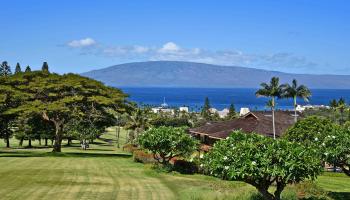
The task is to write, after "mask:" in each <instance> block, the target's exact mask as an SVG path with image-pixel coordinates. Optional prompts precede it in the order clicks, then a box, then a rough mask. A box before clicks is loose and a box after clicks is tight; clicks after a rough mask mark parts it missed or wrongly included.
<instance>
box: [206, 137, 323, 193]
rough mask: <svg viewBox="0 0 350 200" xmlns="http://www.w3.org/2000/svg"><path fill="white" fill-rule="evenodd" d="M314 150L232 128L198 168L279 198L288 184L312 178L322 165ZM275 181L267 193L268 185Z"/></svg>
mask: <svg viewBox="0 0 350 200" xmlns="http://www.w3.org/2000/svg"><path fill="white" fill-rule="evenodd" d="M315 154H316V153H315V151H314V150H313V149H310V148H306V147H304V146H302V145H300V144H297V143H292V142H288V141H287V140H284V139H278V140H273V139H272V138H269V137H264V136H261V135H258V134H245V133H242V132H241V131H235V132H234V133H233V134H232V135H231V136H229V137H228V138H227V139H225V140H221V141H219V142H217V143H215V145H214V147H213V149H212V150H211V151H210V152H209V153H208V154H207V155H205V157H204V161H203V165H202V167H203V168H204V169H206V170H208V173H210V174H211V175H213V176H216V177H220V178H223V179H227V180H240V181H244V182H246V183H248V184H251V185H253V186H254V187H255V188H256V189H257V190H258V191H259V192H260V193H261V195H263V196H264V198H265V199H280V195H281V192H282V191H283V189H284V187H285V186H286V185H287V184H289V183H298V182H301V181H303V180H305V179H312V180H313V179H314V178H316V176H317V175H318V174H319V173H320V172H321V170H322V167H321V166H320V161H319V159H318V157H317V156H315ZM274 183H275V184H276V191H275V192H274V193H273V194H271V193H270V192H269V187H270V186H271V185H272V184H274Z"/></svg>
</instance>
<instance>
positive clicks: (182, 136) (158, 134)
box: [139, 126, 197, 165]
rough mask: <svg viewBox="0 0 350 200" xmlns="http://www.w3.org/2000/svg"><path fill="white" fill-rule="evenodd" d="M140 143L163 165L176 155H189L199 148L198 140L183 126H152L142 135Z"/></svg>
mask: <svg viewBox="0 0 350 200" xmlns="http://www.w3.org/2000/svg"><path fill="white" fill-rule="evenodd" d="M139 144H140V145H141V147H142V148H144V149H147V150H149V151H151V152H152V153H153V155H154V159H155V160H157V161H158V162H159V163H161V164H163V165H167V164H169V161H170V160H171V159H172V158H174V157H177V156H180V157H187V156H189V155H191V154H192V153H193V152H194V151H195V150H196V149H197V141H196V140H195V139H193V138H192V137H191V136H190V135H189V134H187V133H186V131H185V129H184V128H182V127H180V128H175V127H166V126H161V127H158V128H151V129H149V130H147V131H145V132H144V133H143V134H141V135H140V137H139Z"/></svg>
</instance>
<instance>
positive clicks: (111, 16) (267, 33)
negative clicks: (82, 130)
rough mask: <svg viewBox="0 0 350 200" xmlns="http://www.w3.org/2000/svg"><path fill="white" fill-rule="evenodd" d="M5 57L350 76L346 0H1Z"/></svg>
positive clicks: (68, 66)
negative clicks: (185, 63)
mask: <svg viewBox="0 0 350 200" xmlns="http://www.w3.org/2000/svg"><path fill="white" fill-rule="evenodd" d="M0 7H1V8H2V10H1V12H0V25H1V31H0V45H1V47H0V60H1V61H3V60H7V61H8V62H9V63H10V64H11V66H14V65H15V63H16V62H20V64H21V65H22V66H23V67H24V66H26V65H30V66H32V68H34V69H38V68H40V67H41V64H42V62H43V61H47V62H48V63H49V66H50V68H51V70H52V71H56V72H59V73H65V72H76V73H80V72H85V71H89V70H92V69H98V68H104V67H107V66H111V65H115V64H119V63H126V62H134V61H148V60H184V61H195V62H204V63H212V64H220V65H238V66H246V67H254V68H260V69H268V70H277V71H283V72H293V73H317V74H323V73H331V74H350V66H349V63H350V22H349V20H350V1H347V0H317V1H312V0H293V1H292V0H290V1H277V0H271V1H269V0H264V1H262V0H261V1H260V0H259V1H258V0H256V1H249V0H246V1H244V0H242V1H233V0H231V1H223V0H222V1H214V0H213V1H203V0H202V1H200V0H197V1H195V0H177V1H171V2H170V1H164V0H163V1H162V0H159V1H156V0H144V1H141V0H138V1H136V0H135V1H131V0H124V1H112V0H110V1H108V0H103V1H97V0H95V1H92V0H85V1H83V0H81V1H79V0H74V1H64V0H60V1H42V0H27V1H20V0H11V1H5V0H0Z"/></svg>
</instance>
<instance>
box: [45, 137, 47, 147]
mask: <svg viewBox="0 0 350 200" xmlns="http://www.w3.org/2000/svg"><path fill="white" fill-rule="evenodd" d="M45 146H47V138H45Z"/></svg>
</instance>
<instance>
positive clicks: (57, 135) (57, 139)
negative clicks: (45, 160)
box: [52, 122, 62, 152]
mask: <svg viewBox="0 0 350 200" xmlns="http://www.w3.org/2000/svg"><path fill="white" fill-rule="evenodd" d="M54 124H55V129H56V130H55V143H54V145H53V150H52V152H61V144H62V133H61V131H62V129H61V125H60V123H58V122H54Z"/></svg>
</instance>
